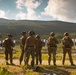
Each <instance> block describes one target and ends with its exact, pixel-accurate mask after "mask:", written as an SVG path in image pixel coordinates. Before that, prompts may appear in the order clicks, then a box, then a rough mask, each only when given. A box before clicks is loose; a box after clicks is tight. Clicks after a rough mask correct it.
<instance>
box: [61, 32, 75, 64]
mask: <svg viewBox="0 0 76 75" xmlns="http://www.w3.org/2000/svg"><path fill="white" fill-rule="evenodd" d="M65 40H68V42H67V43H68V45H66V44H65V43H64V41H65ZM72 46H73V41H72V39H71V38H70V37H69V33H67V32H66V33H64V37H63V38H62V48H63V61H62V64H63V65H64V62H65V56H66V53H68V55H69V60H70V63H71V65H74V64H73V60H72V56H71V48H72Z"/></svg>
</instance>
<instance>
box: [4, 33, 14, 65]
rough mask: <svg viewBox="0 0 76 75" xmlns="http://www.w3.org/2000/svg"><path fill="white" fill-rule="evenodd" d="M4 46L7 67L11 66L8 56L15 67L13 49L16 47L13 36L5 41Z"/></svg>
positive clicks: (9, 35) (9, 36)
mask: <svg viewBox="0 0 76 75" xmlns="http://www.w3.org/2000/svg"><path fill="white" fill-rule="evenodd" d="M3 46H4V47H5V59H6V65H9V63H8V54H9V55H10V63H11V65H13V59H12V56H13V47H14V46H15V45H14V43H13V41H12V35H11V34H8V37H7V38H6V39H5V40H4V42H3Z"/></svg>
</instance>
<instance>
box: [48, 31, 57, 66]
mask: <svg viewBox="0 0 76 75" xmlns="http://www.w3.org/2000/svg"><path fill="white" fill-rule="evenodd" d="M54 35H55V33H54V32H51V33H50V37H49V38H48V42H47V48H48V64H49V65H50V62H51V54H53V64H54V66H56V50H57V44H58V41H57V39H56V38H55V37H54Z"/></svg>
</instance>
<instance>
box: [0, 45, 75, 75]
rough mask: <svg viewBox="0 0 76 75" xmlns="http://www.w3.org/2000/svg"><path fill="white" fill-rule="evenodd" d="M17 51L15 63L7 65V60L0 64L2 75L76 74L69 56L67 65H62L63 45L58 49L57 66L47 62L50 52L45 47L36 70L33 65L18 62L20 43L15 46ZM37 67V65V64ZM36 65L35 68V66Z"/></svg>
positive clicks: (0, 73) (0, 55) (0, 57)
mask: <svg viewBox="0 0 76 75" xmlns="http://www.w3.org/2000/svg"><path fill="white" fill-rule="evenodd" d="M15 50H16V53H15V54H14V55H13V58H14V59H17V62H15V61H14V62H15V65H5V62H4V63H3V64H1V65H0V75H76V66H70V63H69V61H68V59H69V58H68V56H66V62H65V66H62V64H61V60H62V49H61V46H60V45H59V46H58V51H57V56H56V59H57V66H53V64H51V65H50V66H49V65H48V64H47V59H48V54H47V50H46V49H45V47H44V48H43V50H42V53H44V54H42V60H43V63H42V65H39V66H38V69H37V70H36V71H33V69H32V67H31V66H30V65H29V66H24V65H23V64H22V65H19V64H18V62H19V61H18V60H19V57H20V47H19V45H18V46H16V47H15ZM4 57H5V56H4V54H0V59H2V61H3V59H4ZM72 57H73V60H74V63H76V55H73V56H72ZM35 67H37V65H35ZM35 67H34V68H35Z"/></svg>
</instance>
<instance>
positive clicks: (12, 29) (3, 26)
mask: <svg viewBox="0 0 76 75" xmlns="http://www.w3.org/2000/svg"><path fill="white" fill-rule="evenodd" d="M29 30H34V31H35V32H36V33H38V34H42V35H46V34H49V33H50V32H51V31H53V32H60V33H63V32H66V31H67V32H73V33H74V32H76V23H68V22H61V21H30V20H8V19H2V18H0V33H12V34H20V33H21V31H29Z"/></svg>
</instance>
